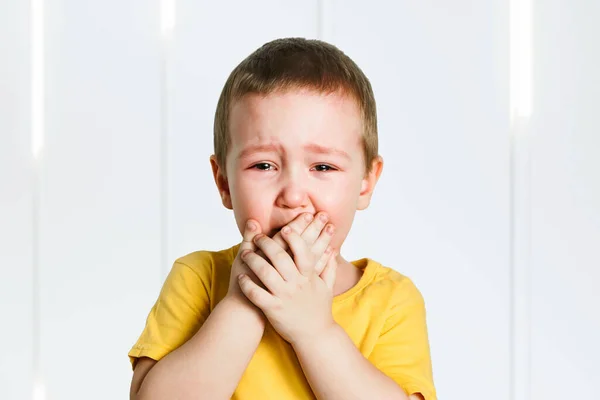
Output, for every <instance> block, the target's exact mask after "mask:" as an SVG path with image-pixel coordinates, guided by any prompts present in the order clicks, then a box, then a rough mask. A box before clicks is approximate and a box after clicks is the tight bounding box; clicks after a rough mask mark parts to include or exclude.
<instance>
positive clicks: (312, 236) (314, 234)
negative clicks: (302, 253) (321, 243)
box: [302, 212, 329, 247]
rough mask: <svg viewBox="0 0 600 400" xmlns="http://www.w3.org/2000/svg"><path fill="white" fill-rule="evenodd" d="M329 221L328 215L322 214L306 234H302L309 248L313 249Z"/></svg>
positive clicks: (308, 228)
mask: <svg viewBox="0 0 600 400" xmlns="http://www.w3.org/2000/svg"><path fill="white" fill-rule="evenodd" d="M328 220H329V216H328V215H327V213H324V212H320V213H318V214H317V216H316V218H315V219H314V220H313V221H312V223H311V224H310V225H309V226H308V227H307V228H306V229H305V230H304V232H302V238H303V239H304V241H305V242H306V243H307V244H308V247H311V246H312V245H313V243H314V242H315V241H316V240H317V238H318V237H319V235H320V234H321V231H322V230H323V228H324V227H325V224H326V223H327V221H328Z"/></svg>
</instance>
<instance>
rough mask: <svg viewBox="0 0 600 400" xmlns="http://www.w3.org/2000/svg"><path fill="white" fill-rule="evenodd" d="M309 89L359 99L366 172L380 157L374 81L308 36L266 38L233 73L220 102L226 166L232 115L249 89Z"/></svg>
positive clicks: (218, 129) (220, 151)
mask: <svg viewBox="0 0 600 400" xmlns="http://www.w3.org/2000/svg"><path fill="white" fill-rule="evenodd" d="M294 89H297V90H301V89H309V90H314V91H317V92H320V93H334V92H341V93H343V94H345V95H350V96H351V97H353V98H354V99H355V101H356V102H357V105H358V107H359V109H360V112H361V114H362V115H361V116H362V119H363V132H362V142H363V152H364V160H365V163H366V172H367V173H368V172H369V171H370V170H371V167H372V163H373V160H374V159H375V158H376V157H377V156H378V140H377V109H376V104H375V96H374V95H373V89H372V87H371V83H370V82H369V80H368V79H367V77H366V76H365V74H364V73H363V72H362V70H361V69H360V68H359V67H358V65H356V63H355V62H354V61H352V59H351V58H350V57H348V56H347V55H346V54H344V53H343V52H342V51H341V50H340V49H338V48H337V47H335V46H334V45H332V44H329V43H326V42H323V41H320V40H310V39H304V38H284V39H276V40H273V41H271V42H268V43H266V44H264V45H263V46H261V47H260V48H258V49H257V50H256V51H254V52H253V53H252V54H250V55H249V56H248V57H246V59H244V60H243V61H242V62H241V63H240V64H239V65H238V66H237V67H236V68H235V69H234V70H233V71H232V72H231V74H230V75H229V78H228V79H227V81H226V82H225V86H224V87H223V90H222V92H221V95H220V97H219V101H218V103H217V110H216V112H215V120H214V151H215V156H216V159H217V163H218V164H219V166H220V167H221V168H223V169H225V165H226V157H227V152H228V149H229V145H230V136H231V135H230V132H229V116H230V111H231V107H232V105H233V104H234V102H235V101H237V100H239V99H241V98H242V97H243V96H245V95H247V94H261V95H268V94H271V93H273V92H277V91H287V90H294Z"/></svg>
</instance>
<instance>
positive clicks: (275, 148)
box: [238, 143, 351, 160]
mask: <svg viewBox="0 0 600 400" xmlns="http://www.w3.org/2000/svg"><path fill="white" fill-rule="evenodd" d="M304 149H305V150H307V151H309V152H311V153H317V154H335V155H338V156H342V157H344V158H347V159H348V160H351V157H350V155H349V154H348V153H346V152H345V151H343V150H338V149H334V148H331V147H325V146H321V145H318V144H316V143H311V144H307V145H306V146H304ZM271 152H282V153H285V149H284V148H283V146H281V145H277V144H262V145H255V146H249V147H246V148H245V149H244V150H242V151H241V152H240V154H238V158H244V157H247V156H249V155H250V154H254V153H271Z"/></svg>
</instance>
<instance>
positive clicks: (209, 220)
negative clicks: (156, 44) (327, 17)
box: [165, 0, 318, 273]
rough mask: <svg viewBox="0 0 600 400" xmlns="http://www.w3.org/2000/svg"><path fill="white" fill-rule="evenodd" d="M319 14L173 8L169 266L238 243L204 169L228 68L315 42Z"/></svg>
mask: <svg viewBox="0 0 600 400" xmlns="http://www.w3.org/2000/svg"><path fill="white" fill-rule="evenodd" d="M232 10H235V12H232ZM317 13H318V7H317V2H316V1H315V0H313V1H308V2H281V1H276V0H261V1H252V2H247V1H241V0H238V1H219V2H212V3H210V5H208V3H203V2H198V1H190V0H181V1H178V3H177V18H176V19H177V22H176V26H175V31H174V38H173V39H174V42H173V47H172V57H173V58H172V64H171V65H172V69H171V70H170V74H171V75H170V79H171V88H172V92H170V96H171V97H170V101H169V104H170V106H171V110H172V113H171V115H170V117H171V124H170V129H172V132H171V134H170V138H171V139H170V141H169V179H168V180H169V185H170V186H169V194H170V199H169V221H170V226H169V243H170V246H169V252H168V258H169V260H170V261H171V262H172V261H173V260H174V259H175V258H177V257H180V256H182V255H184V254H186V253H188V252H191V251H195V250H199V249H212V250H215V249H220V248H226V247H229V246H232V245H233V244H235V243H236V242H237V241H238V239H239V233H238V231H237V228H236V225H235V222H234V219H233V214H232V213H231V212H230V211H228V210H226V209H225V208H224V207H223V206H222V205H221V203H220V199H219V195H218V192H217V190H216V187H215V184H214V181H213V178H212V172H211V169H210V164H209V156H210V155H211V154H212V153H213V119H214V113H215V109H216V105H217V100H218V98H219V95H220V93H221V89H222V88H223V85H224V84H225V80H226V79H227V77H228V75H229V73H230V72H231V71H232V70H233V68H235V66H236V65H237V64H238V63H239V62H240V61H242V59H244V58H245V57H246V56H247V55H249V54H250V53H251V52H252V51H254V50H255V49H257V48H258V47H259V46H261V45H262V44H264V43H265V42H267V41H269V40H272V39H275V38H278V37H287V36H302V37H313V38H314V37H315V36H316V34H317V22H318V19H317V15H318V14H317ZM165 273H166V271H165Z"/></svg>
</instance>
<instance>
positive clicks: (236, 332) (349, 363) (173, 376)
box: [131, 91, 422, 400]
mask: <svg viewBox="0 0 600 400" xmlns="http://www.w3.org/2000/svg"><path fill="white" fill-rule="evenodd" d="M229 123H230V135H231V141H230V148H229V150H228V155H227V161H226V166H225V167H226V168H222V167H221V166H220V165H219V164H218V162H217V160H216V157H215V156H212V157H211V159H210V162H211V166H212V170H213V175H214V178H215V183H216V185H217V188H218V190H219V194H220V196H221V199H222V202H223V205H224V206H225V207H226V208H228V209H231V210H233V212H234V215H235V220H236V223H237V226H238V228H239V230H240V233H241V234H242V236H243V241H242V245H241V247H240V251H239V253H238V255H237V257H236V259H235V260H234V263H233V265H232V273H231V278H230V283H229V291H228V293H227V296H226V297H225V299H223V300H222V301H221V302H220V303H219V304H218V305H217V307H216V308H215V310H214V311H213V312H212V313H211V315H210V316H209V318H208V319H207V321H206V322H205V323H204V325H203V326H202V328H201V329H200V330H199V331H198V332H197V333H196V334H195V335H194V336H193V337H192V339H190V340H189V341H188V342H186V343H185V344H184V345H182V346H181V347H179V348H178V349H177V350H175V351H173V352H171V353H169V354H168V355H167V356H165V357H164V358H163V359H161V360H160V361H159V362H156V361H154V360H151V359H149V358H142V359H140V360H139V362H138V364H137V366H136V368H135V371H134V377H133V381H132V388H131V398H132V399H134V398H135V399H151V398H157V399H162V398H169V397H172V396H175V395H177V396H178V398H182V399H183V398H190V399H191V398H211V399H227V398H230V397H231V395H232V394H233V391H234V390H235V388H236V386H237V383H238V382H239V379H240V378H241V375H242V373H243V371H244V370H245V368H246V366H247V364H248V362H249V360H250V358H251V356H252V354H254V351H255V350H256V347H257V346H258V343H259V341H260V338H261V336H262V333H263V331H264V324H265V319H268V321H269V322H270V323H271V324H272V325H273V327H274V328H275V329H276V330H277V331H278V332H279V333H280V334H281V335H282V337H284V338H285V339H286V340H288V341H289V342H290V343H291V344H292V346H293V348H294V350H295V351H296V354H297V356H298V359H299V361H300V363H301V365H302V368H303V371H304V373H305V375H306V377H307V380H308V381H309V383H310V385H311V388H312V389H313V392H314V393H315V395H316V396H317V398H318V399H320V400H324V399H334V398H335V399H337V398H348V399H349V398H353V399H362V398H364V399H373V398H385V399H400V400H404V399H422V397H421V396H420V395H418V394H416V395H411V396H410V397H407V396H406V394H405V393H404V392H403V391H402V389H401V388H400V387H398V386H397V385H396V383H395V382H394V381H392V380H391V379H390V378H389V377H387V376H386V375H385V374H383V373H382V372H381V371H379V370H377V368H375V367H374V366H373V365H372V364H371V363H370V362H369V361H368V360H366V359H365V358H364V357H363V356H362V354H360V352H359V351H358V350H357V349H356V347H355V346H354V344H353V343H352V341H351V340H350V338H349V337H348V336H347V335H346V333H345V332H344V330H343V329H341V327H339V326H338V325H337V324H336V323H335V321H334V320H333V317H332V315H331V302H332V298H333V296H334V295H337V294H340V293H343V292H345V291H346V290H348V289H349V288H351V287H352V286H354V285H355V284H356V283H357V282H358V280H359V279H360V276H361V272H360V271H359V270H358V269H357V268H355V267H354V266H353V265H352V264H351V263H349V262H348V261H346V260H345V259H344V258H343V257H342V256H341V255H340V250H341V248H342V246H343V242H344V240H345V239H346V236H347V235H348V232H349V231H350V228H351V226H352V222H353V220H354V215H355V213H356V211H357V210H363V209H365V208H367V207H368V205H369V203H370V200H371V196H372V194H373V190H374V188H375V185H376V183H377V180H378V179H379V176H380V174H381V171H382V168H383V160H382V159H381V157H377V158H376V159H375V160H373V163H372V165H371V168H370V169H369V172H368V173H366V172H365V171H366V170H367V168H366V165H365V160H364V156H363V149H362V141H361V132H362V120H361V114H360V112H359V109H358V106H357V104H356V102H355V101H354V100H353V99H352V98H350V97H347V96H344V95H342V94H340V93H333V94H321V93H315V92H311V91H290V92H282V93H273V94H270V95H267V96H259V95H247V96H245V97H244V98H242V99H240V100H238V101H237V102H236V103H235V104H234V105H233V106H232V110H231V115H230V121H229ZM306 216H309V217H310V219H305V217H306ZM286 227H288V228H290V229H289V230H288V229H283V228H286ZM224 332H227V333H228V335H224V334H223V333H224ZM232 344H235V348H234V349H232V347H231V346H232ZM224 363H226V364H227V365H229V368H228V369H216V368H214V365H224Z"/></svg>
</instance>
